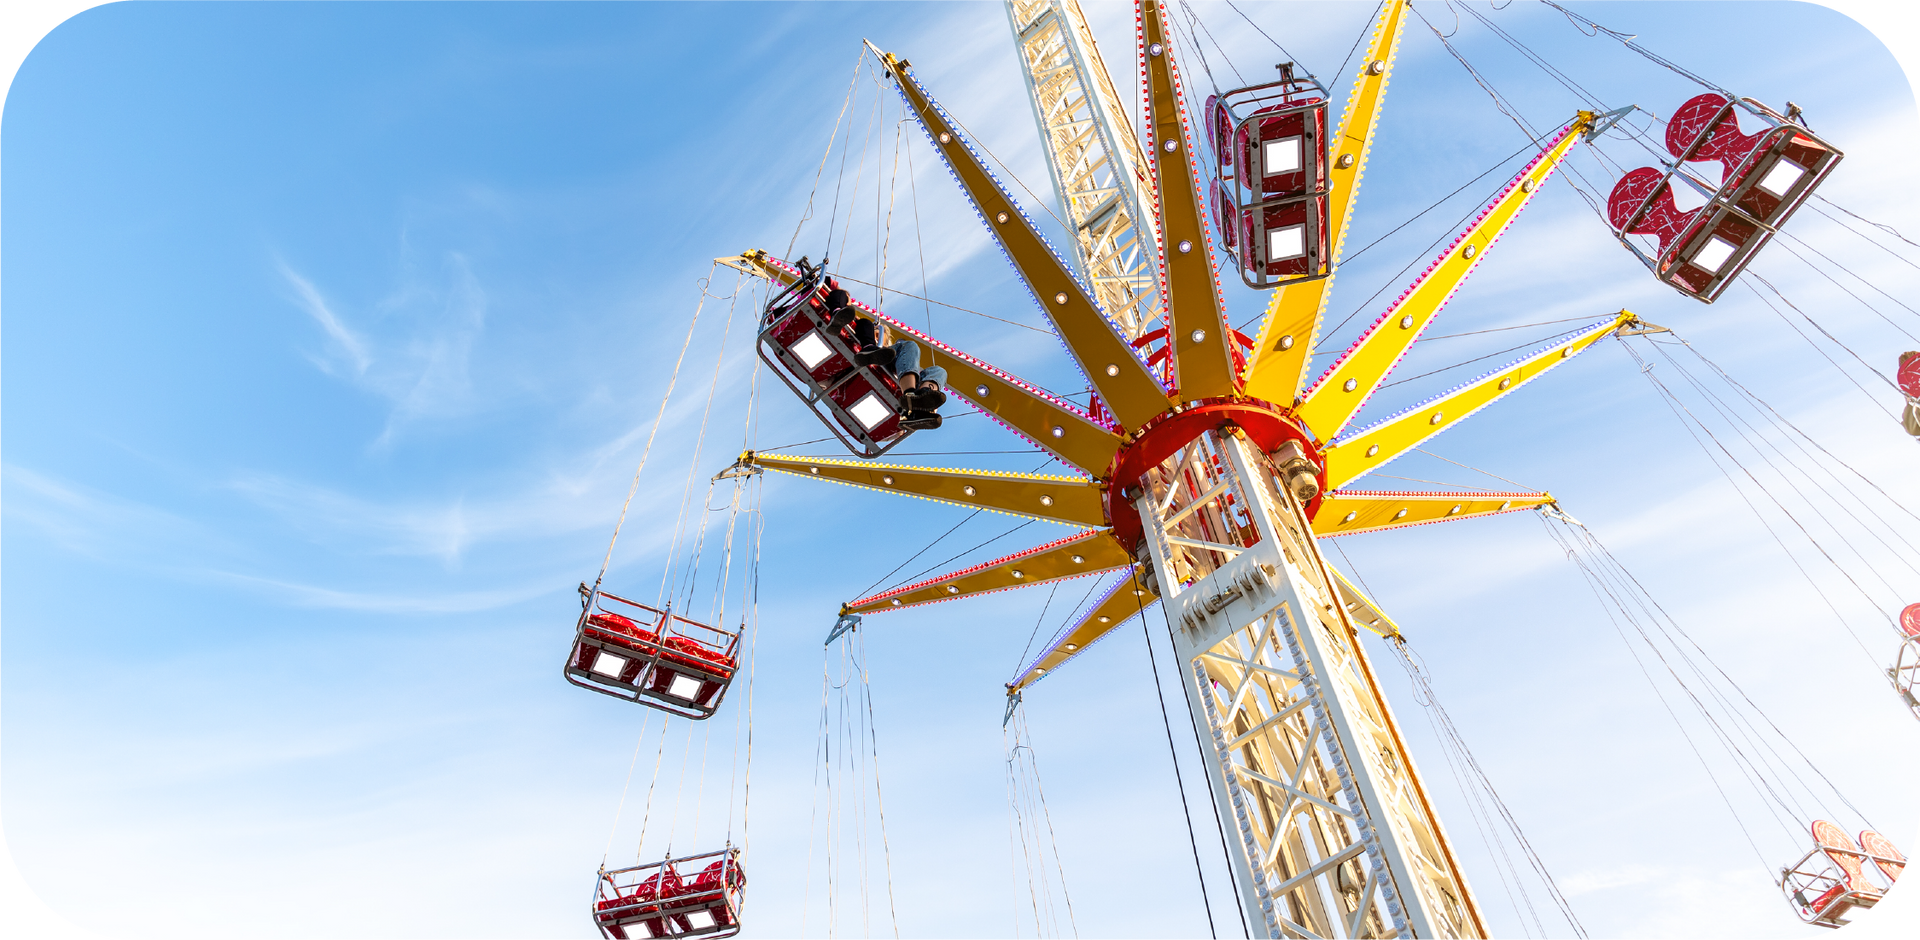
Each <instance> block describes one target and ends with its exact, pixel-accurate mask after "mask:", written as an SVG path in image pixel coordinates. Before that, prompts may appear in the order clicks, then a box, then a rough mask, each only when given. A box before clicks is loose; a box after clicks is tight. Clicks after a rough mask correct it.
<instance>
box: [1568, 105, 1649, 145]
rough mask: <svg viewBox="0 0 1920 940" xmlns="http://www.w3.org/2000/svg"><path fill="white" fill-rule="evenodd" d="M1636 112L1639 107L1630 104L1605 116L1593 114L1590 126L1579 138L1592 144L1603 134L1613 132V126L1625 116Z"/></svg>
mask: <svg viewBox="0 0 1920 940" xmlns="http://www.w3.org/2000/svg"><path fill="white" fill-rule="evenodd" d="M1638 110H1640V106H1639V105H1637V104H1630V105H1627V106H1626V107H1624V108H1615V109H1613V110H1612V111H1608V112H1607V113H1605V114H1595V115H1593V117H1592V119H1591V120H1592V126H1590V127H1588V128H1587V132H1586V133H1585V134H1582V135H1581V136H1580V139H1581V140H1584V141H1586V142H1587V143H1593V142H1594V140H1595V139H1596V138H1598V137H1599V136H1600V135H1601V134H1604V133H1606V132H1608V131H1610V130H1613V126H1614V125H1615V124H1618V123H1620V122H1621V121H1624V120H1626V118H1627V115H1629V114H1632V113H1633V112H1635V111H1638Z"/></svg>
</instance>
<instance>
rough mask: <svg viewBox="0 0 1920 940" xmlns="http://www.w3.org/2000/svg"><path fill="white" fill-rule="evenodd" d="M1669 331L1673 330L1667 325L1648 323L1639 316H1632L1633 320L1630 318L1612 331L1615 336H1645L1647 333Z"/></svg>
mask: <svg viewBox="0 0 1920 940" xmlns="http://www.w3.org/2000/svg"><path fill="white" fill-rule="evenodd" d="M1671 332H1673V330H1671V329H1668V328H1667V327H1664V326H1661V325H1660V324H1658V323H1648V322H1647V321H1645V320H1642V319H1640V318H1639V317H1634V318H1633V320H1631V321H1630V322H1629V323H1628V324H1627V325H1626V326H1623V327H1621V328H1619V329H1617V330H1615V331H1613V335H1615V336H1646V335H1647V334H1649V333H1671Z"/></svg>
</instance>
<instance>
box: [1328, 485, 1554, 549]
mask: <svg viewBox="0 0 1920 940" xmlns="http://www.w3.org/2000/svg"><path fill="white" fill-rule="evenodd" d="M1551 502H1553V497H1552V496H1549V495H1547V494H1546V493H1480V492H1459V493H1441V492H1427V491H1419V492H1406V493H1393V492H1383V493H1369V492H1362V491H1357V490H1334V491H1332V492H1330V493H1328V494H1327V495H1326V496H1325V497H1324V498H1322V500H1321V503H1320V514H1319V515H1318V516H1315V517H1314V519H1313V534H1315V535H1318V536H1320V537H1322V538H1332V537H1333V536H1336V535H1352V534H1354V533H1356V532H1380V531H1384V530H1386V529H1404V528H1406V527H1407V526H1414V525H1427V524H1430V523H1434V522H1451V521H1453V520H1455V519H1472V518H1476V517H1479V516H1497V515H1499V514H1500V513H1503V512H1519V511H1520V510H1522V509H1532V508H1534V507H1535V506H1540V505H1544V504H1546V503H1551Z"/></svg>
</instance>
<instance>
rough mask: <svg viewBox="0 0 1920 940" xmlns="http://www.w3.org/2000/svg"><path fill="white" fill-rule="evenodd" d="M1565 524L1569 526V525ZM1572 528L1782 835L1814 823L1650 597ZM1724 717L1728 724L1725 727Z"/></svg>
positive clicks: (1631, 622)
mask: <svg viewBox="0 0 1920 940" xmlns="http://www.w3.org/2000/svg"><path fill="white" fill-rule="evenodd" d="M1562 521H1563V522H1564V521H1565V520H1562ZM1572 528H1573V529H1574V530H1575V535H1576V537H1577V538H1579V539H1580V541H1581V547H1582V548H1584V549H1586V550H1587V551H1588V552H1589V554H1590V556H1591V557H1592V558H1593V566H1594V569H1595V573H1596V577H1597V578H1598V580H1599V581H1600V582H1601V584H1602V589H1603V590H1604V591H1605V592H1606V593H1607V595H1608V598H1609V600H1610V601H1611V602H1612V603H1614V604H1615V605H1616V606H1617V607H1618V608H1619V610H1620V611H1621V614H1622V617H1623V619H1624V620H1625V621H1626V623H1627V625H1628V626H1631V627H1632V628H1633V630H1634V633H1635V634H1636V635H1638V636H1639V637H1640V640H1641V642H1643V643H1645V644H1646V646H1647V649H1648V651H1649V652H1651V653H1652V654H1653V655H1654V658H1655V659H1657V660H1658V661H1659V663H1660V666H1661V668H1662V669H1664V670H1665V671H1666V673H1667V676H1668V677H1669V678H1671V679H1672V680H1673V681H1674V684H1675V685H1677V686H1679V688H1680V691H1681V693H1682V694H1683V695H1685V697H1686V699H1687V701H1688V702H1690V703H1692V705H1693V707H1694V711H1695V712H1696V713H1697V714H1698V715H1699V716H1700V718H1701V720H1702V721H1704V722H1705V723H1706V725H1707V729H1708V731H1709V733H1710V734H1711V735H1712V736H1713V738H1714V740H1716V741H1717V742H1719V744H1720V746H1721V748H1722V749H1723V750H1725V751H1726V752H1727V754H1728V756H1729V757H1730V758H1732V760H1733V761H1734V766H1735V767H1736V768H1737V769H1738V770H1739V771H1740V773H1741V775H1742V776H1743V777H1744V778H1745V779H1746V780H1747V783H1748V785H1749V786H1751V787H1752V788H1753V790H1754V792H1755V794H1756V795H1757V796H1759V797H1760V799H1761V800H1762V801H1763V805H1765V806H1766V808H1767V811H1768V812H1769V813H1770V814H1772V815H1773V818H1774V822H1775V823H1776V824H1777V825H1779V826H1780V827H1781V830H1782V831H1783V832H1786V833H1788V834H1792V833H1794V832H1796V826H1795V824H1794V823H1793V822H1790V821H1789V820H1801V819H1807V818H1810V817H1811V815H1812V814H1810V813H1808V812H1807V811H1806V808H1805V807H1804V806H1802V805H1801V804H1800V803H1799V802H1798V801H1797V799H1796V798H1795V797H1794V795H1793V793H1792V789H1791V788H1790V787H1789V786H1787V781H1786V780H1785V779H1783V778H1782V776H1781V774H1780V772H1779V768H1778V767H1776V766H1773V765H1771V764H1768V763H1767V761H1766V760H1765V754H1764V753H1763V749H1762V746H1761V745H1760V744H1758V743H1757V742H1756V741H1755V740H1754V737H1753V735H1752V734H1751V733H1748V732H1750V731H1751V723H1750V722H1749V723H1747V724H1748V727H1747V728H1745V729H1743V728H1741V727H1740V725H1739V723H1738V721H1736V720H1735V719H1740V718H1743V716H1739V714H1738V713H1737V712H1736V711H1734V710H1733V708H1732V706H1731V704H1730V703H1729V702H1728V701H1727V700H1726V697H1725V696H1724V695H1722V694H1721V693H1720V691H1719V689H1718V688H1717V687H1715V686H1714V685H1713V683H1712V682H1711V680H1709V679H1708V678H1707V676H1706V675H1705V673H1704V672H1702V671H1701V670H1700V668H1699V664H1698V663H1696V662H1695V661H1694V660H1693V658H1692V657H1691V656H1689V655H1688V654H1687V651H1686V650H1685V649H1684V648H1683V647H1681V646H1680V645H1679V644H1678V643H1676V642H1675V641H1674V640H1673V637H1672V636H1671V635H1670V634H1669V633H1667V631H1666V630H1665V628H1664V627H1663V626H1662V625H1661V623H1660V622H1659V620H1658V619H1657V618H1654V617H1653V614H1652V611H1651V609H1649V605H1648V604H1647V598H1646V596H1645V595H1644V594H1642V593H1640V592H1636V591H1634V590H1633V589H1632V588H1631V586H1630V585H1629V584H1628V583H1627V582H1626V580H1625V579H1624V578H1623V577H1622V576H1621V573H1622V568H1621V567H1620V566H1619V564H1618V562H1617V561H1615V560H1614V559H1612V557H1611V555H1609V554H1607V553H1606V552H1605V550H1604V548H1603V547H1601V546H1599V544H1598V541H1597V540H1596V539H1594V538H1593V536H1592V533H1591V532H1590V531H1587V530H1586V529H1585V527H1584V526H1580V525H1578V524H1577V523H1576V524H1574V525H1573V526H1572ZM1628 599H1631V601H1632V604H1631V607H1638V608H1639V615H1638V616H1636V615H1635V614H1634V612H1633V610H1632V609H1630V605H1629V603H1628ZM1649 628H1651V631H1652V632H1651V633H1650V632H1649ZM1656 635H1657V636H1658V637H1659V639H1661V640H1665V641H1666V644H1667V646H1668V647H1671V648H1672V651H1673V656H1672V657H1671V658H1669V656H1668V655H1667V652H1666V651H1665V650H1663V649H1662V648H1661V645H1660V644H1659V643H1657V642H1656V641H1655V636H1656ZM1676 660H1677V661H1678V662H1679V663H1680V666H1681V667H1683V668H1685V669H1686V670H1687V671H1688V672H1690V673H1692V674H1693V676H1694V677H1695V679H1696V680H1698V686H1699V689H1698V690H1696V688H1695V685H1694V684H1690V683H1689V682H1688V681H1687V679H1686V678H1684V677H1682V676H1681V675H1680V669H1678V668H1676V667H1675V665H1674V662H1675V661H1676ZM1703 694H1704V696H1705V698H1704V699H1703V698H1702V695H1703ZM1723 716H1724V717H1725V718H1727V719H1728V720H1726V721H1723V720H1722V719H1723ZM1728 725H1733V731H1729V730H1728ZM1736 737H1739V738H1741V739H1744V741H1745V745H1746V746H1745V747H1742V746H1741V741H1739V740H1736ZM1775 756H1776V758H1777V757H1778V755H1777V752H1776V754H1775ZM1802 789H1806V787H1805V785H1804V783H1803V784H1802ZM1783 812H1784V813H1785V814H1786V815H1785V817H1782V815H1781V813H1783Z"/></svg>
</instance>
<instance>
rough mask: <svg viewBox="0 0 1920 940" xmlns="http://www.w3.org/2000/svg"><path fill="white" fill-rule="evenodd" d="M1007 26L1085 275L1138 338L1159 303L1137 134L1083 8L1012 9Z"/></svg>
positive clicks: (1029, 4) (1038, 1)
mask: <svg viewBox="0 0 1920 940" xmlns="http://www.w3.org/2000/svg"><path fill="white" fill-rule="evenodd" d="M1007 18H1008V20H1009V21H1010V22H1011V23H1012V25H1013V34H1014V43H1015V45H1016V46H1017V47H1018V48H1019V51H1020V65H1021V69H1020V74H1021V76H1022V77H1024V78H1025V79H1026V83H1027V94H1028V100H1030V101H1031V102H1032V103H1033V116H1034V120H1035V121H1036V122H1038V124H1039V126H1040V139H1041V141H1042V142H1043V143H1044V145H1045V146H1044V147H1043V148H1042V149H1043V150H1044V151H1045V153H1046V155H1047V169H1048V170H1049V171H1050V172H1051V174H1052V176H1053V185H1054V191H1055V192H1056V193H1057V194H1058V195H1059V197H1060V202H1061V204H1062V205H1063V206H1065V208H1066V212H1067V216H1068V218H1067V220H1066V221H1067V222H1068V224H1070V225H1072V226H1073V230H1074V231H1073V234H1074V249H1075V254H1076V260H1077V261H1078V262H1079V264H1080V270H1081V273H1082V274H1084V275H1085V276H1086V278H1087V280H1088V281H1089V282H1090V283H1092V285H1093V289H1094V294H1095V299H1096V300H1098V301H1099V303H1100V305H1101V307H1103V308H1104V309H1105V310H1106V313H1107V315H1108V316H1110V317H1112V318H1113V319H1114V321H1115V322H1116V323H1118V324H1119V325H1120V326H1121V328H1122V330H1124V331H1125V333H1126V334H1127V336H1128V338H1130V339H1131V338H1134V337H1137V336H1139V335H1140V333H1141V331H1142V330H1143V329H1144V328H1145V324H1146V323H1147V322H1148V321H1149V320H1151V319H1152V317H1153V314H1154V308H1155V306H1156V305H1157V303H1158V295H1159V291H1158V289H1157V287H1156V285H1155V283H1154V266H1153V244H1152V239H1151V237H1150V233H1149V232H1148V230H1147V228H1146V227H1145V224H1144V223H1143V222H1142V220H1144V219H1146V218H1147V217H1148V215H1147V213H1146V212H1145V211H1144V210H1145V209H1146V207H1147V206H1148V203H1149V200H1150V198H1151V196H1150V195H1149V193H1148V189H1147V186H1146V182H1145V179H1144V177H1142V176H1141V175H1140V172H1139V170H1140V168H1141V167H1143V166H1145V165H1146V161H1145V157H1144V156H1143V155H1142V154H1141V153H1140V140H1139V135H1137V134H1136V133H1134V131H1133V127H1132V125H1131V123H1130V122H1129V121H1128V120H1127V117H1126V115H1127V112H1126V109H1125V107H1123V106H1122V105H1121V103H1120V96H1119V94H1118V93H1116V92H1115V90H1114V88H1113V79H1112V78H1111V77H1110V76H1109V74H1108V73H1107V68H1106V66H1105V65H1104V64H1103V63H1102V62H1101V61H1100V50H1099V47H1098V46H1096V45H1095V44H1094V41H1093V32H1092V31H1091V30H1089V29H1088V28H1087V20H1086V17H1085V15H1083V14H1082V13H1081V12H1080V4H1079V3H1078V2H1077V0H1007ZM1143 236H1146V237H1143Z"/></svg>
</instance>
